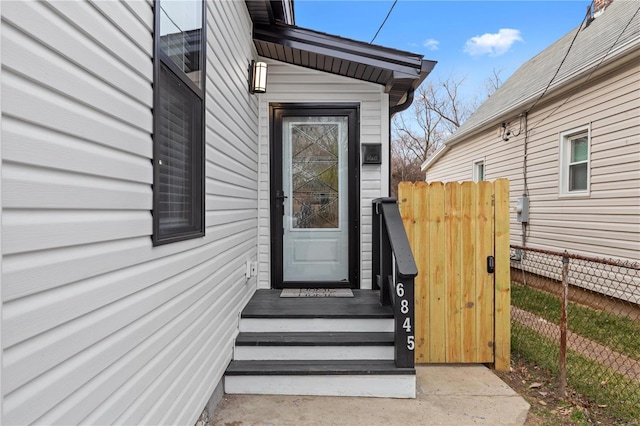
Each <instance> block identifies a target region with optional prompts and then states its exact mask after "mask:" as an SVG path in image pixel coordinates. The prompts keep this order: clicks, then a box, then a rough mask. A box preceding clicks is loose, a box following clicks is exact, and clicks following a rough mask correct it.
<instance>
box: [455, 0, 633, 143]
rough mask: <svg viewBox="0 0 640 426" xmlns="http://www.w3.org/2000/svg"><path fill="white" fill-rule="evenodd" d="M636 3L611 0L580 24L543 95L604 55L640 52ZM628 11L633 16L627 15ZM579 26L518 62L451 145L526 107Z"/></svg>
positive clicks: (614, 56) (589, 68)
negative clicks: (594, 17)
mask: <svg viewBox="0 0 640 426" xmlns="http://www.w3.org/2000/svg"><path fill="white" fill-rule="evenodd" d="M638 9H640V2H638V1H635V0H634V1H628V0H615V1H614V2H613V3H611V4H610V5H609V7H608V8H607V9H606V10H605V11H604V12H603V13H602V14H601V15H600V16H598V17H597V18H596V19H595V20H593V21H592V22H591V24H590V25H589V26H588V27H586V28H584V25H582V26H581V27H580V28H581V29H580V32H579V34H578V36H577V38H576V40H575V42H574V44H573V46H572V47H571V50H570V52H569V55H568V56H567V59H566V60H565V62H564V64H563V65H562V68H561V69H560V72H559V73H558V75H557V76H556V78H555V80H554V81H553V84H552V85H551V86H550V87H549V90H548V91H547V94H546V95H545V97H546V96H548V95H549V94H550V93H551V92H552V91H554V90H557V89H558V88H561V87H562V86H563V85H565V84H567V83H569V82H572V81H574V80H575V78H576V77H580V78H583V77H582V76H584V78H586V77H587V76H588V75H589V73H591V72H592V70H593V69H594V68H595V67H598V66H599V64H600V63H601V61H603V58H605V61H604V62H609V61H611V60H614V59H617V58H619V57H621V56H622V55H628V54H632V55H634V56H635V57H638V56H639V55H640V53H639V52H638V49H637V48H638V47H640V12H638ZM632 17H633V20H632V21H630V20H631V19H632ZM627 24H629V25H627ZM625 27H626V29H625V30H624V32H623V33H622V35H621V32H622V31H623V29H624V28H625ZM577 30H578V28H576V29H574V30H573V31H571V32H569V33H568V34H566V35H565V36H564V37H562V38H561V39H559V40H558V41H556V42H555V43H553V44H552V45H551V46H549V47H548V48H546V49H545V50H543V51H542V52H541V53H539V54H538V55H536V56H535V57H533V58H532V59H530V60H529V61H528V62H526V63H525V64H524V65H522V66H521V67H520V68H519V69H518V70H517V71H516V72H515V73H514V74H513V75H512V76H511V77H510V78H509V79H508V80H507V81H506V82H505V83H504V84H503V85H502V86H501V87H500V88H499V89H498V90H497V91H496V92H495V93H494V94H493V95H492V96H491V97H490V98H489V99H487V100H486V101H485V102H484V103H483V104H482V105H481V106H480V107H479V108H478V109H477V110H476V112H475V113H474V114H473V115H472V116H471V117H469V119H467V121H466V122H465V123H464V124H463V125H462V126H460V128H459V129H458V130H457V131H456V132H455V133H454V134H453V136H451V138H449V139H448V140H447V141H446V142H445V143H446V144H447V145H453V144H455V143H457V142H460V141H461V140H462V139H463V138H464V137H465V136H468V135H469V134H471V133H472V132H474V131H475V130H479V129H481V128H483V127H485V126H487V125H490V124H492V122H495V121H496V120H498V119H502V120H508V119H510V118H512V117H511V114H513V115H518V114H519V113H522V112H524V111H525V110H526V109H527V108H530V107H531V105H532V104H533V102H534V101H535V100H536V99H537V98H538V97H539V96H540V94H542V93H543V91H544V89H545V87H546V86H547V84H549V81H550V80H551V78H552V77H553V75H554V73H555V72H556V70H557V69H558V66H559V65H560V63H561V62H562V59H563V58H564V56H565V54H566V52H567V50H568V49H569V45H570V44H571V40H573V37H574V36H575V32H576V31H577ZM618 37H619V39H618ZM616 40H617V42H616ZM614 43H615V46H614ZM612 46H613V48H612Z"/></svg>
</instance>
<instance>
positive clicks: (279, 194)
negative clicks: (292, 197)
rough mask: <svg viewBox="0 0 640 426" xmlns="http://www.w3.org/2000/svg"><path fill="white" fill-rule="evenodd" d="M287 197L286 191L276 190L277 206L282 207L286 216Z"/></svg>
mask: <svg viewBox="0 0 640 426" xmlns="http://www.w3.org/2000/svg"><path fill="white" fill-rule="evenodd" d="M287 198H289V197H287V196H286V195H284V191H276V207H277V208H280V207H282V215H283V216H284V200H286V199H287Z"/></svg>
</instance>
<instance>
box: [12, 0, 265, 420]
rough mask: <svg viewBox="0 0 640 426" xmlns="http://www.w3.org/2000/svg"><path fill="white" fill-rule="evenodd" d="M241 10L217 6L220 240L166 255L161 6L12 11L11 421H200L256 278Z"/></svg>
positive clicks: (253, 175) (80, 5)
mask: <svg viewBox="0 0 640 426" xmlns="http://www.w3.org/2000/svg"><path fill="white" fill-rule="evenodd" d="M251 28H252V24H251V21H250V18H249V15H248V12H247V10H246V6H245V4H244V2H217V1H216V2H207V41H208V44H207V49H208V50H207V78H208V81H207V94H206V107H207V110H206V212H205V214H206V218H205V224H206V237H204V238H198V239H195V240H189V241H182V242H178V243H174V244H170V245H165V246H160V247H155V248H154V247H152V243H151V237H150V236H151V232H152V229H151V228H152V221H153V220H152V215H151V209H152V189H151V184H152V174H153V173H152V165H151V158H152V137H151V134H152V122H153V120H152V118H153V117H152V107H153V105H152V103H153V91H152V80H153V68H152V60H151V59H152V51H153V37H152V31H153V9H152V2H151V1H146V2H142V1H134V2H126V3H125V2H115V1H114V2H112V1H109V2H64V1H63V2H54V3H46V2H3V4H2V29H1V31H2V32H1V40H2V66H3V70H2V81H1V93H2V179H3V180H2V200H3V201H2V218H3V221H2V230H1V235H2V280H1V282H2V314H3V315H2V331H3V333H2V398H3V401H2V407H3V414H2V421H1V423H3V424H30V423H40V424H76V423H83V424H107V423H119V424H135V423H137V424H195V422H196V420H197V417H198V416H199V415H200V413H201V411H202V409H203V408H204V406H205V404H206V402H207V400H208V398H209V397H210V396H211V394H212V392H213V390H214V388H215V386H216V385H217V384H218V383H219V381H220V379H221V377H222V375H223V373H224V370H225V368H226V366H227V364H228V362H229V361H230V359H231V356H232V343H233V339H234V337H235V336H234V333H235V332H236V330H237V318H238V313H239V311H240V310H241V308H242V306H244V304H245V303H246V302H247V300H248V299H249V298H250V297H251V295H252V293H253V291H254V290H255V287H256V279H255V278H251V279H250V280H247V279H246V278H245V275H244V272H245V264H246V262H247V261H256V260H257V224H258V222H257V206H258V203H257V198H258V197H257V191H258V186H257V176H258V128H257V126H258V102H257V99H256V97H255V96H251V95H250V94H249V93H248V90H247V64H248V63H249V61H250V60H251V59H252V58H254V55H255V49H254V47H253V42H252V40H251Z"/></svg>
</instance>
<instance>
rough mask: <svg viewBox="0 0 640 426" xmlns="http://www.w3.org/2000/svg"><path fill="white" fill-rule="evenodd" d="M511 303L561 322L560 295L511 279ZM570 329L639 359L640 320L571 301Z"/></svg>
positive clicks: (554, 321)
mask: <svg viewBox="0 0 640 426" xmlns="http://www.w3.org/2000/svg"><path fill="white" fill-rule="evenodd" d="M511 303H512V304H513V305H514V306H517V307H518V308H521V309H524V310H526V311H528V312H531V313H532V314H536V315H538V316H540V317H542V318H544V319H546V320H547V321H550V322H552V323H554V324H560V304H561V300H560V298H559V297H557V296H554V295H553V294H550V293H547V292H545V291H541V290H536V289H534V288H531V287H527V286H524V285H520V284H515V283H512V286H511ZM567 315H568V318H569V322H568V324H567V325H568V327H569V330H571V331H573V332H574V333H577V334H579V335H581V336H583V337H586V338H587V339H590V340H593V341H594V342H597V343H600V344H601V345H604V346H607V347H609V348H611V349H612V350H614V351H616V352H620V353H622V354H625V355H627V356H629V357H631V358H633V359H636V360H640V322H638V321H633V320H632V319H629V318H627V317H621V316H617V315H613V314H610V313H608V312H604V311H598V310H595V309H592V308H588V307H586V306H581V305H578V304H576V303H573V302H569V306H568V312H567Z"/></svg>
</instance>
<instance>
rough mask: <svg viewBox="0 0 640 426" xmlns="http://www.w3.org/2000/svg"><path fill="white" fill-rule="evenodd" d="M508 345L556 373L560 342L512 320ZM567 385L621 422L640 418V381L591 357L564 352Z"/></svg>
mask: <svg viewBox="0 0 640 426" xmlns="http://www.w3.org/2000/svg"><path fill="white" fill-rule="evenodd" d="M511 327H512V332H511V347H512V350H513V351H514V352H515V353H517V354H518V355H520V356H522V357H524V358H526V359H528V360H530V361H532V362H534V363H535V364H537V365H538V366H539V367H541V368H544V369H546V370H548V371H549V372H551V373H552V374H553V375H554V376H557V375H558V370H559V367H558V360H559V354H560V348H559V345H558V344H556V343H555V342H554V341H552V340H550V339H548V338H546V337H544V336H542V335H540V334H539V333H537V332H535V331H533V330H531V329H530V328H528V327H526V326H524V325H522V324H519V323H517V322H513V323H512V325H511ZM567 382H568V384H569V386H570V387H571V388H572V389H573V390H575V391H576V392H578V393H579V394H581V395H582V396H583V397H585V398H587V399H588V400H589V401H590V402H591V403H593V404H596V405H598V406H606V409H607V411H608V412H609V413H610V414H611V415H612V416H614V417H616V418H618V419H620V420H621V421H625V422H630V423H633V422H634V421H636V422H637V421H638V419H640V383H638V382H635V381H633V380H631V379H629V378H627V377H625V376H623V375H621V374H619V373H617V372H615V371H612V370H610V369H608V368H607V367H605V366H604V365H602V364H600V363H598V362H597V361H594V360H592V359H590V358H587V357H584V356H582V355H580V354H578V353H576V352H574V351H571V350H569V351H567Z"/></svg>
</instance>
